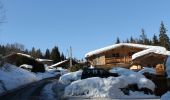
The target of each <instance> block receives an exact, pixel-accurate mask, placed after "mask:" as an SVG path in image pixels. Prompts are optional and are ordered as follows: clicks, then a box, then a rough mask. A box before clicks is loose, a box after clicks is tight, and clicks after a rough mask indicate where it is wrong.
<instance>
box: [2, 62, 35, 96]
mask: <svg viewBox="0 0 170 100" xmlns="http://www.w3.org/2000/svg"><path fill="white" fill-rule="evenodd" d="M0 76H1V77H0V93H3V92H5V91H7V90H11V89H14V88H16V87H19V86H21V85H24V84H28V83H31V82H34V81H37V77H36V75H35V74H33V73H31V72H29V71H27V70H24V69H21V68H19V67H16V66H14V65H11V64H8V63H6V64H4V65H3V66H2V67H0Z"/></svg>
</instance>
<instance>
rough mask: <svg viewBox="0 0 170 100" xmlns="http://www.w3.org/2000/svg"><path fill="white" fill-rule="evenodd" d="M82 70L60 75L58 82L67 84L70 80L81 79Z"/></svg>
mask: <svg viewBox="0 0 170 100" xmlns="http://www.w3.org/2000/svg"><path fill="white" fill-rule="evenodd" d="M81 75H82V70H79V71H76V72H70V73H67V74H64V75H62V76H61V77H60V79H59V82H60V83H62V84H64V85H69V84H70V83H71V82H73V81H76V80H79V79H81Z"/></svg>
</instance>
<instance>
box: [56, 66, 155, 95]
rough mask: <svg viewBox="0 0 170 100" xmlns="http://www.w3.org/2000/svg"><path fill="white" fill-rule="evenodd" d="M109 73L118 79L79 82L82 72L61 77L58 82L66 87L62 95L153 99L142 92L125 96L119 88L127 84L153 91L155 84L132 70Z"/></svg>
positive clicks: (132, 92) (113, 70) (95, 79)
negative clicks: (117, 75) (116, 74)
mask: <svg viewBox="0 0 170 100" xmlns="http://www.w3.org/2000/svg"><path fill="white" fill-rule="evenodd" d="M110 72H114V73H115V72H116V73H118V74H119V75H120V76H119V77H108V78H99V77H92V78H87V79H83V80H81V73H82V71H77V72H72V73H68V74H65V75H63V76H62V77H61V78H60V80H59V82H61V83H63V84H65V85H66V88H65V92H64V95H65V96H66V97H71V96H85V97H106V98H144V97H147V98H153V97H155V96H154V95H151V94H149V95H147V94H144V92H142V91H129V95H125V94H124V92H123V91H122V90H121V88H125V87H126V86H128V85H129V84H137V86H138V88H139V89H141V88H148V89H150V90H152V91H154V88H155V84H154V83H153V82H152V81H151V80H148V79H147V78H145V76H143V75H142V74H141V73H138V72H134V71H132V70H128V69H124V68H117V69H112V70H110Z"/></svg>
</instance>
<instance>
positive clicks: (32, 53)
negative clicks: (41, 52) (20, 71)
mask: <svg viewBox="0 0 170 100" xmlns="http://www.w3.org/2000/svg"><path fill="white" fill-rule="evenodd" d="M30 53H31V56H32V57H33V58H37V55H36V50H35V48H34V47H32V50H31V52H30Z"/></svg>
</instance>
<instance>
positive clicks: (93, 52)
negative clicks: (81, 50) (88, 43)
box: [85, 43, 160, 57]
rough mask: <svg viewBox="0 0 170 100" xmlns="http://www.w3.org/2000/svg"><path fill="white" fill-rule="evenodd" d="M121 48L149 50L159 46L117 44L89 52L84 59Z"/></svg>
mask: <svg viewBox="0 0 170 100" xmlns="http://www.w3.org/2000/svg"><path fill="white" fill-rule="evenodd" d="M121 46H129V47H136V48H142V49H149V48H159V47H160V46H150V45H143V44H134V43H119V44H114V45H110V46H107V47H104V48H101V49H97V50H94V51H91V52H89V53H87V54H85V57H90V56H92V55H95V54H99V53H102V52H105V51H108V50H112V49H115V48H118V47H121Z"/></svg>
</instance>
